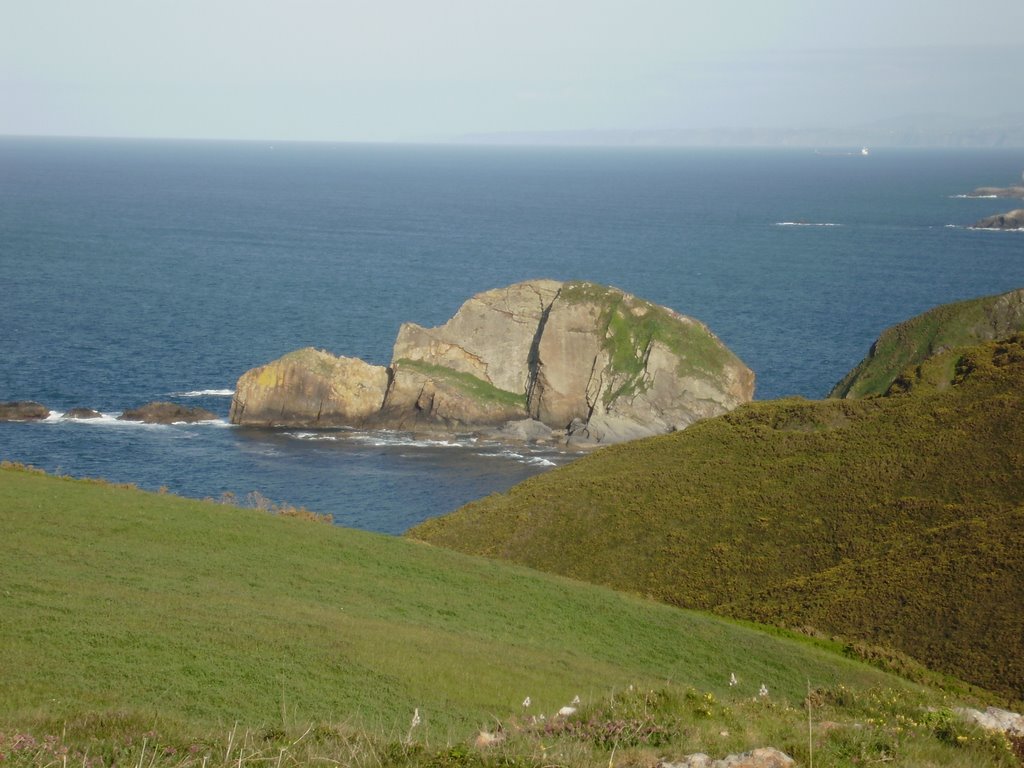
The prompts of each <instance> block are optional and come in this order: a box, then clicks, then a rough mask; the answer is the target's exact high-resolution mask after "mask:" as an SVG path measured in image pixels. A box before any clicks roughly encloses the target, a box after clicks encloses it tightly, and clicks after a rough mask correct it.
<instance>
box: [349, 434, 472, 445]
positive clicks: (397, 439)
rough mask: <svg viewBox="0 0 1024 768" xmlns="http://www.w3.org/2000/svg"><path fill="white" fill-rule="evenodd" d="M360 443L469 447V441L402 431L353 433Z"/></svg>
mask: <svg viewBox="0 0 1024 768" xmlns="http://www.w3.org/2000/svg"><path fill="white" fill-rule="evenodd" d="M351 439H352V440H353V441H355V442H359V443H368V444H370V445H372V446H373V447H375V448H391V447H395V448H467V447H468V446H469V441H466V442H462V441H461V440H444V439H440V438H438V439H429V438H417V437H413V436H412V435H409V434H407V433H401V432H387V431H383V430H382V431H380V432H362V433H358V434H355V435H352V437H351Z"/></svg>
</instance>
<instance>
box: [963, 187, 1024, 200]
mask: <svg viewBox="0 0 1024 768" xmlns="http://www.w3.org/2000/svg"><path fill="white" fill-rule="evenodd" d="M964 197H1008V198H1011V199H1013V198H1016V199H1018V200H1024V187H1020V186H1015V187H978V188H977V189H976V190H974V191H973V192H971V193H969V194H967V195H964Z"/></svg>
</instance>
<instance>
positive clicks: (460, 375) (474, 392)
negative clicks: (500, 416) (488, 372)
mask: <svg viewBox="0 0 1024 768" xmlns="http://www.w3.org/2000/svg"><path fill="white" fill-rule="evenodd" d="M393 365H394V366H395V367H396V368H404V369H406V370H411V371H418V372H419V373H422V374H423V375H424V376H429V377H430V378H432V379H436V380H438V381H441V382H444V383H445V384H448V385H449V386H451V387H454V388H455V389H458V390H460V391H462V392H464V393H465V394H466V395H467V396H469V397H471V398H473V399H475V400H478V401H480V402H483V403H496V404H497V405H504V406H510V407H513V408H521V409H525V408H526V395H525V394H523V393H520V394H516V393H515V392H509V391H507V390H504V389H499V388H498V387H496V386H494V385H493V384H490V383H488V382H486V381H484V380H483V379H478V378H477V377H476V376H474V375H473V374H471V373H464V372H462V371H456V370H455V369H453V368H447V367H445V366H443V365H433V364H432V363H426V362H423V361H422V360H410V359H408V358H402V359H400V360H396V361H395V362H394V363H393Z"/></svg>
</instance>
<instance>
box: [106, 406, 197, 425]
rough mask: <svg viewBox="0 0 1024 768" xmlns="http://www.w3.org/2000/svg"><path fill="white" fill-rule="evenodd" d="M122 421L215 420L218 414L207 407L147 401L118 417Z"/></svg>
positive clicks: (190, 421)
mask: <svg viewBox="0 0 1024 768" xmlns="http://www.w3.org/2000/svg"><path fill="white" fill-rule="evenodd" d="M117 418H118V420H120V421H141V422H144V423H146V424H175V423H178V422H187V423H193V422H196V421H213V420H214V419H216V418H217V414H215V413H212V412H211V411H208V410H206V409H205V408H194V407H190V406H185V405H178V404H177V403H147V404H146V405H143V406H142V407H141V408H132V409H129V410H127V411H125V412H124V413H122V414H121V415H120V416H118V417H117Z"/></svg>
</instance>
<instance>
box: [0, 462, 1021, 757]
mask: <svg viewBox="0 0 1024 768" xmlns="http://www.w3.org/2000/svg"><path fill="white" fill-rule="evenodd" d="M0 525H2V527H3V531H4V545H3V557H2V558H0V585H2V588H0V601H2V602H0V608H2V609H0V648H2V649H3V654H2V660H0V757H2V758H3V759H5V760H7V761H8V762H9V764H11V765H30V764H31V765H35V764H61V761H62V757H61V755H62V754H63V755H64V756H65V757H66V756H67V755H71V758H72V762H70V763H66V764H77V765H83V766H91V765H94V764H103V765H110V764H125V765H136V764H139V765H177V766H183V765H197V766H198V765H229V764H230V765H236V764H237V765H239V766H240V765H242V764H243V762H245V761H246V760H247V761H249V762H248V763H247V764H257V763H260V762H273V761H274V759H275V758H276V760H277V764H278V765H280V764H282V763H281V760H282V758H283V756H285V755H287V760H286V761H285V762H284V763H283V764H305V763H312V762H317V761H326V762H327V763H328V764H331V763H335V764H339V763H340V764H349V765H378V766H380V765H385V764H395V765H404V764H414V765H537V766H539V765H560V764H561V765H591V764H602V765H609V764H618V765H625V764H630V763H629V761H630V760H636V761H639V762H636V763H633V764H642V763H643V761H644V760H646V761H648V762H649V761H650V760H651V759H652V755H654V754H656V753H657V754H669V755H671V754H682V753H683V752H685V751H697V749H703V750H704V751H711V752H715V753H722V754H724V753H725V751H740V750H743V749H750V748H752V747H756V746H763V745H765V744H766V743H772V742H774V745H775V746H779V747H780V748H788V749H790V750H793V751H794V752H796V753H797V754H798V755H799V754H800V750H802V749H806V744H805V739H806V727H807V726H806V717H807V715H806V713H805V712H804V710H803V709H802V708H801V707H802V705H803V702H804V700H805V698H806V697H807V690H808V684H810V686H811V687H812V688H813V689H814V690H815V693H814V694H813V696H814V698H813V701H814V705H815V707H817V708H818V709H817V710H815V711H816V712H817V714H818V716H819V717H820V718H826V717H827V718H829V719H833V720H835V719H844V721H845V722H847V725H848V727H846V726H844V729H842V730H841V731H836V732H835V733H832V735H829V734H824V733H823V734H822V735H821V737H820V740H819V741H820V743H819V745H818V748H819V749H820V750H823V752H822V754H826V753H828V751H829V750H832V752H833V753H834V754H835V755H837V756H836V758H835V759H836V760H837V761H838V762H835V763H834V764H837V765H852V764H854V763H853V762H850V761H851V760H855V759H859V758H857V756H858V755H861V756H863V755H875V756H876V757H877V756H878V755H885V754H890V753H891V754H897V753H898V754H899V755H900V759H901V760H902V761H903V762H897V763H895V764H897V765H912V764H919V763H914V762H906V761H908V760H914V759H920V758H922V756H928V760H933V761H935V762H934V763H933V764H935V765H965V766H966V765H1012V764H1013V762H1012V756H1010V753H1009V751H1008V748H1007V746H1006V745H1005V744H1004V743H1002V742H1000V741H999V740H993V739H991V738H988V737H986V736H984V735H983V734H979V733H977V732H975V731H971V730H970V729H965V728H963V727H961V726H955V727H954V730H953V731H949V728H946V726H943V727H942V728H940V727H939V726H937V725H936V723H937V722H938V721H937V720H936V719H935V717H937V716H935V717H932V716H929V717H932V720H928V719H927V717H926V716H925V713H924V708H925V707H926V706H929V705H930V706H933V707H940V708H941V707H944V706H947V705H948V704H949V703H950V702H949V700H947V699H945V698H944V697H943V695H941V694H937V693H932V692H928V691H926V690H924V689H920V688H918V687H916V686H914V685H912V684H910V683H906V682H903V681H901V680H899V679H898V678H895V677H893V676H891V675H888V674H885V673H883V672H881V671H879V670H877V669H875V668H872V667H869V666H866V665H864V664H862V663H859V662H856V661H853V660H850V659H846V658H843V657H842V656H841V655H839V654H837V653H836V652H835V650H836V649H835V648H834V647H832V646H829V645H828V644H823V643H812V642H810V641H806V640H803V639H797V638H794V637H790V636H786V635H784V634H780V633H778V632H776V633H774V634H773V633H766V632H763V631H759V630H758V629H756V628H754V627H752V626H747V625H741V624H737V623H734V622H730V621H726V620H721V619H718V618H714V617H711V616H707V615H703V614H700V613H693V612H687V611H682V610H679V609H675V608H672V607H669V606H666V605H662V604H657V603H654V602H651V601H646V600H641V599H638V598H634V597H629V596H625V595H621V594H618V593H615V592H612V591H610V590H608V589H604V588H601V587H596V586H591V585H586V584H582V583H576V582H572V581H569V580H566V579H562V578H558V577H553V576H547V575H543V574H539V573H535V572H531V571H529V570H526V569H524V568H519V567H515V566H510V565H507V564H502V563H496V562H490V561H486V560H483V559H478V558H474V557H469V556H465V555H460V554H457V553H453V552H450V551H446V550H441V549H436V548H434V547H430V546H427V545H424V544H421V543H417V542H412V541H408V540H402V539H396V538H389V537H385V536H381V535H373V534H368V533H361V532H357V531H351V530H344V529H339V528H334V527H331V526H326V525H320V524H316V523H312V522H308V521H304V520H298V519H289V518H285V517H280V516H274V515H270V514H268V513H266V512H262V511H258V510H251V509H239V508H237V507H231V506H227V505H223V504H218V503H214V502H202V501H191V500H186V499H181V498H177V497H174V496H167V495H153V494H146V493H143V492H140V491H137V490H134V489H130V488H118V487H111V486H108V485H106V484H102V483H97V482H85V481H75V480H69V479H62V478H53V477H48V476H45V475H42V474H40V473H36V472H31V471H26V470H24V469H19V468H14V467H10V466H8V467H6V468H3V469H0ZM730 674H735V675H736V676H737V678H738V680H739V684H738V685H737V686H736V687H730V686H729V684H728V682H729V676H730ZM761 684H764V685H766V686H767V687H768V689H769V690H770V692H771V693H770V696H769V697H765V698H760V697H758V696H757V691H758V688H759V686H760V685H761ZM630 686H633V688H632V689H631V688H630ZM527 696H529V697H530V699H531V707H530V708H529V709H524V707H523V706H522V702H523V701H524V699H525V698H526V697H527ZM575 696H579V697H580V699H581V705H580V707H581V715H580V717H581V719H580V720H579V723H580V725H579V726H578V727H576V726H573V727H569V726H568V725H566V724H565V723H566V722H567V721H561V723H562V724H559V722H560V721H558V720H556V719H554V718H553V717H552V716H553V714H554V713H555V712H557V710H558V709H559V707H561V706H563V705H566V704H568V703H569V702H570V701H571V700H572V699H573V697H575ZM887 697H888V698H887ZM889 698H891V699H892V702H891V703H889ZM897 702H898V703H897ZM417 710H418V712H419V714H420V718H421V723H420V724H419V725H418V726H417V727H415V728H412V727H411V718H412V716H413V713H414V711H417ZM543 713H547V717H548V718H551V719H549V720H547V721H546V723H545V722H541V721H538V722H534V721H533V718H534V717H536V716H538V715H540V714H543ZM584 715H585V719H582V718H583V717H584ZM868 717H871V718H872V720H877V723H878V725H877V727H878V728H880V729H882V730H879V731H878V733H875V732H874V730H872V732H871V737H870V739H868V738H866V736H865V732H864V731H862V730H851V729H854V725H853V721H854V720H858V721H866V718H868ZM898 718H899V719H898ZM914 718H916V721H914V724H913V726H911V725H909V723H910V722H911V721H912V720H913V719H914ZM904 721H906V722H904ZM918 721H919V722H918ZM883 722H884V726H883V725H882V723H883ZM499 723H500V724H501V728H502V733H503V735H504V736H505V737H506V741H504V742H503V743H502V746H501V747H500V748H499V749H496V750H491V751H476V750H473V749H472V748H471V747H468V746H467V745H468V743H469V741H470V740H471V738H472V737H473V736H474V735H475V734H476V733H477V731H478V729H480V728H489V729H490V730H496V729H497V728H498V727H499V726H498V724H499ZM901 723H902V724H901ZM617 724H618V725H617ZM862 726H863V724H862V725H859V726H857V728H861V727H862ZM875 727H876V726H875V725H872V726H871V728H872V729H874V728H875ZM897 728H899V729H900V730H899V731H897V730H896V729H897ZM943 728H945V730H943ZM616 729H618V730H616ZM958 729H959V730H958ZM723 731H725V732H726V734H727V735H726V736H722V735H721V734H722V732H723ZM940 731H941V733H945V734H946V736H945V737H944V736H941V734H940ZM947 731H948V732H947ZM949 733H955V734H956V735H963V742H962V743H959V744H957V743H955V740H954V741H953V742H950V739H949V738H948V736H949ZM937 734H940V735H937ZM944 739H945V740H944ZM947 742H949V743H947ZM879 744H881V746H879ZM158 745H159V747H158ZM147 749H148V750H149V751H148V752H147ZM62 750H64V751H63V752H62ZM638 750H639V751H638ZM840 753H841V754H840ZM90 755H92V757H90ZM631 755H632V757H630V756H631ZM844 755H845V756H844ZM90 760H97V761H99V762H90ZM819 764H821V763H819Z"/></svg>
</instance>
